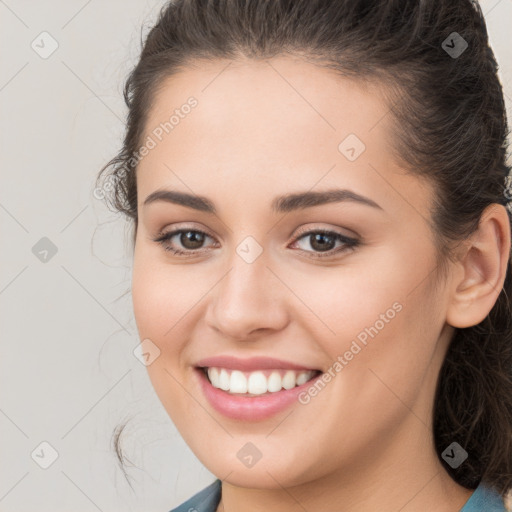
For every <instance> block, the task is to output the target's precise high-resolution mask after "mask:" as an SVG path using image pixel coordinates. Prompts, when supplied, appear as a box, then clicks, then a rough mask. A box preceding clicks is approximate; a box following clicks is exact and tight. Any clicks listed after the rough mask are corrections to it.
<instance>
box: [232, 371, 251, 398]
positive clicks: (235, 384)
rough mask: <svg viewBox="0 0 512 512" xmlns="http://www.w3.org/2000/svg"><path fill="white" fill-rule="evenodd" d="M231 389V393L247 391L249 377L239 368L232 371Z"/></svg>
mask: <svg viewBox="0 0 512 512" xmlns="http://www.w3.org/2000/svg"><path fill="white" fill-rule="evenodd" d="M229 391H230V392H231V393H247V379H246V377H245V375H244V374H243V373H242V372H239V371H238V370H235V371H233V372H231V379H230V380H229Z"/></svg>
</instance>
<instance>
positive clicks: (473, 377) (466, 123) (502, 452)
mask: <svg viewBox="0 0 512 512" xmlns="http://www.w3.org/2000/svg"><path fill="white" fill-rule="evenodd" d="M454 32H456V33H457V35H455V36H454V35H453V33H454ZM450 37H451V38H452V39H450ZM453 37H455V38H457V41H458V42H459V43H460V42H463V41H465V42H466V43H467V48H466V49H465V50H464V51H463V52H462V53H461V54H460V55H457V56H454V55H453V54H450V53H449V51H447V50H448V48H452V47H453V46H454V45H455V43H454V42H453V41H454V39H453ZM458 38H462V39H458ZM445 40H446V41H449V43H448V44H447V43H446V42H445V43H443V41H445ZM285 53H287V54H291V55H296V56H300V57H303V58H304V59H307V60H309V61H310V62H314V63H316V64H318V65H319V66H323V67H325V68H329V69H332V70H335V71H336V72H337V73H339V74H340V75H343V76H350V77H353V78H355V79H360V80H373V81H375V82H378V83H380V84H383V85H385V86H386V87H387V90H388V91H389V92H390V96H389V98H390V112H391V116H392V119H393V121H394V123H395V132H394V136H395V142H396V146H395V149H396V155H397V158H398V159H401V161H402V162H404V163H405V164H406V165H407V168H408V169H410V170H411V172H414V173H417V175H421V176H425V177H427V178H428V179H429V180H431V182H432V183H433V184H434V185H435V188H436V191H437V195H436V202H435V205H434V207H433V211H432V221H433V227H434V232H435V234H436V237H437V240H438V247H439V254H440V255H442V258H441V261H446V259H445V257H450V255H451V253H450V250H449V248H450V247H451V245H452V243H454V242H457V241H461V240H463V239H465V238H467V237H468V236H469V235H470V234H471V233H472V232H473V231H474V230H475V229H476V228H477V227H478V224H479V221H480V218H481V216H482V212H483V211H484V209H485V208H486V207H487V206H489V205H491V204H493V203H499V204H506V200H505V197H504V185H505V176H506V175H507V174H508V172H509V171H510V168H509V167H508V166H507V163H506V153H507V143H506V138H507V136H508V128H507V119H506V113H505V105H504V99H503V91H502V87H501V84H500V81H499V79H498V76H497V63H496V60H495V58H494V54H493V52H492V50H491V48H490V47H489V43H488V35H487V29H486V25H485V21H484V18H483V15H482V12H481V9H480V6H479V5H478V4H477V3H476V2H472V1H470V0H438V1H435V2H434V1H429V0H414V1H413V0H386V1H385V2H383V1H382V0H333V1H330V2H327V1H325V0H323V1H322V0H177V1H173V2H169V3H167V4H166V5H165V6H164V7H163V8H162V10H161V11H160V13H159V16H158V19H157V21H156V24H155V25H154V26H153V28H152V29H151V30H150V32H149V33H148V35H147V37H146V39H145V41H144V43H143V48H142V53H141V56H140V60H139V62H138V63H137V65H136V66H135V68H134V69H133V70H132V72H131V74H130V75H129V77H128V79H127V82H126V84H125V89H124V98H125V102H126V104H127V106H128V109H129V111H128V120H127V127H126V133H125V138H124V143H123V147H122V149H121V150H120V152H119V153H118V154H117V155H116V156H115V157H114V158H113V159H112V160H111V161H110V162H108V164H107V165H106V166H105V167H104V168H103V169H102V170H101V171H100V174H99V176H98V183H99V180H100V178H102V179H104V178H108V179H113V180H114V188H113V191H112V194H111V195H110V196H109V197H108V198H107V199H108V204H109V205H111V206H112V207H113V208H114V209H116V210H117V211H120V212H123V213H124V214H126V215H127V216H128V217H129V218H131V219H133V221H134V222H133V225H134V227H135V231H136V229H137V188H136V181H135V171H136V163H134V159H133V155H134V154H136V152H137V150H138V149H139V148H140V146H141V144H142V136H143V132H144V129H145V124H146V119H147V115H148V112H149V111H150V108H151V103H152V100H153V98H154V95H155V92H156V91H157V88H158V87H159V86H160V85H161V84H162V81H163V79H164V78H166V77H168V76H170V75H172V74H173V73H176V72H177V71H178V70H180V69H183V68H185V67H186V66H187V64H188V63H191V62H192V61H193V60H196V59H212V60H213V59H221V58H222V59H232V60H235V59H237V58H239V57H241V56H243V57H245V58H249V59H262V58H271V57H273V56H276V55H279V54H285ZM107 170H109V172H108V173H107ZM511 274H512V268H511V261H510V259H509V261H508V267H507V275H506V278H505V284H504V287H503V289H502V290H501V292H500V294H499V297H498V299H497V302H496V303H495V305H494V307H493V308H492V310H491V311H490V313H489V315H488V316H487V317H486V318H485V319H484V320H483V321H482V322H480V323H479V324H478V325H475V326H473V327H469V328H465V329H456V332H455V336H454V338H453V339H452V341H451V344H450V346H449V349H448V352H447V354H446V358H445V361H444V364H443V366H442V368H441V371H440V375H439V380H438V386H437V390H436V395H435V400H434V437H435V443H436V447H437V452H438V455H439V458H440V460H441V461H442V463H443V464H444V466H445V467H446V469H447V471H448V472H449V473H450V474H451V475H452V477H453V478H454V480H455V481H457V482H458V483H459V484H461V485H463V486H464V487H466V488H469V489H474V488H476V486H477V485H478V484H479V483H480V482H481V481H483V482H484V483H486V484H487V485H489V486H492V487H494V488H495V489H497V490H498V492H500V493H501V494H503V495H504V494H505V493H506V492H507V491H508V490H510V489H511V487H512V310H511V301H510V296H511V293H512V275H511ZM118 441H119V436H118V435H116V437H115V444H116V449H119V446H118ZM453 441H456V442H458V443H459V444H460V445H461V446H462V447H464V449H465V450H466V451H467V452H468V454H469V457H468V459H467V460H466V461H465V462H464V463H463V464H462V465H461V466H459V468H457V469H452V468H451V467H449V466H448V465H447V464H446V463H445V462H444V461H443V459H442V458H441V453H442V452H443V451H444V449H445V448H446V447H447V446H448V445H450V444H451V443H452V442H453ZM117 453H118V454H119V453H120V452H119V451H118V452H117ZM120 459H121V457H120Z"/></svg>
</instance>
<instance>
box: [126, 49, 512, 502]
mask: <svg viewBox="0 0 512 512" xmlns="http://www.w3.org/2000/svg"><path fill="white" fill-rule="evenodd" d="M226 66H227V67H226ZM190 96H194V97H195V98H196V99H197V100H198V105H197V107H196V108H194V109H193V110H192V111H191V112H190V114H188V115H187V116H184V118H183V119H181V120H180V123H179V124H178V125H177V126H176V127H175V128H174V130H173V131H172V132H170V134H168V135H167V136H164V138H163V139H162V141H161V142H159V143H158V144H157V146H156V147H155V148H154V149H152V150H151V151H150V152H149V154H147V155H146V156H145V157H144V158H143V159H142V160H141V162H140V163H139V166H138V170H137V187H138V200H139V205H138V215H139V223H138V228H137V233H136V242H135V252H134V266H133V282H132V285H133V288H132V292H133V305H134V312H135V318H136V322H137V326H138V330H139V334H140V338H141V340H142V339H150V340H151V341H152V342H153V343H154V344H155V345H157V346H158V348H159V350H160V356H159V357H158V358H156V359H155V360H154V361H153V362H152V363H151V364H150V365H149V366H148V367H147V370H148V372H149V377H150V379H151V382H152V384H153V386H154V388H155V391H156V393H157V395H158V397H159V399H160V400H161V402H162V404H163V406H164V407H165V409H166V410H167V412H168V414H169V415H170V417H171V419H172V420H173V422H174V423H175V425H176V427H177V428H178V430H179V431H180V433H181V434H182V436H183V438H184V440H185V441H186V442H187V444H188V445H189V446H190V448H191V449H192V451H193V452H194V453H195V454H196V456H197V457H198V458H199V460H200V461H201V462H202V463H203V464H204V465H205V466H206V467H207V468H208V469H209V470H210V471H211V472H212V473H213V474H215V475H216V476H218V477H219V478H221V479H222V480H223V483H222V501H221V503H220V504H219V507H218V509H217V510H218V511H223V510H225V511H235V510H242V509H243V510H245V511H248V512H256V511H268V510H280V511H282V512H292V511H293V512H295V511H303V510H336V511H342V510H347V511H348V510H350V511H351V512H359V511H368V510H380V511H384V512H385V511H389V512H391V511H393V512H396V511H397V510H400V511H401V512H412V511H417V510H438V511H446V512H456V511H458V510H460V509H461V508H462V507H463V505H464V503H465V502H466V501H467V500H468V498H469V497H470V495H471V492H472V491H470V490H467V489H465V488H463V487H461V486H459V485H458V484H456V483H455V482H454V481H453V480H452V479H451V477H450V476H449V475H448V473H447V472H446V471H445V470H444V468H443V466H442V465H441V464H440V462H439V460H438V457H437V455H436V450H435V448H434V444H433V438H432V404H433V396H434V391H435V385H436V380H437V376H438V374H439V369H440V366H441V364H442V361H443V359H444V355H445V352H446V349H447V346H448V343H449V340H450V338H451V336H452V335H453V332H454V329H453V328H454V327H465V326H469V325H474V324H476V323H478V322H479V321H480V320H481V319H482V318H484V317H485V316H486V315H487V313H488V312H489V311H490V309H491V308H492V306H493V305H494V303H495V301H496V299H497V296H498V292H499V290H500V289H501V287H502V285H503V281H504V277H505V268H506V260H507V257H508V252H507V248H509V247H510V228H509V224H508V219H507V214H506V211H505V209H504V208H503V207H502V206H499V205H494V206H492V207H491V208H489V209H488V211H486V212H485V215H484V217H483V219H484V221H483V222H482V224H481V227H480V229H479V230H478V232H476V233H475V235H474V237H473V238H472V239H471V240H469V241H466V242H465V243H464V244H461V245H460V247H459V252H458V260H457V261H455V262H451V263H450V266H449V271H448V274H447V276H446V277H445V278H440V277H439V274H438V271H439V269H438V267H437V262H438V260H437V253H436V247H435V245H434V239H433V233H432V228H431V225H430V224H429V220H430V218H431V217H430V210H429V208H430V205H431V204H432V199H433V197H434V190H433V188H432V186H431V185H430V184H429V183H427V182H425V181H423V180H420V178H418V177H417V176H414V175H412V174H410V173H408V172H407V169H404V168H403V167H401V166H400V165H399V164H398V163H397V162H396V161H395V160H394V159H393V157H392V153H391V143H392V135H393V133H394V132H393V126H392V120H391V118H390V117H391V116H390V115H387V114H388V111H389V107H388V105H387V103H386V101H385V99H384V94H383V91H381V90H380V89H379V88H378V86H370V85H369V84H366V85H364V84H363V83H362V82H357V81H352V80H348V79H346V78H341V77H339V76H336V75H334V74H333V73H332V72H331V71H329V70H325V69H322V68H319V67H316V66H314V65H313V64H311V63H308V62H305V61H303V60H299V59H294V58H291V57H285V56H280V57H276V58H273V59H271V60H269V61H250V60H237V61H220V60H219V61H214V62H206V63H205V62H201V63H198V62H195V63H193V64H190V65H189V66H188V67H187V68H186V69H184V70H183V71H181V72H180V73H179V74H177V75H174V76H172V77H169V78H168V79H166V81H165V83H164V84H163V87H162V88H161V89H160V90H159V92H158V94H157V95H156V97H155V101H154V103H153V106H152V108H151V110H150V112H149V117H148V120H147V123H146V132H145V136H147V135H149V134H151V131H152V130H153V129H154V128H155V127H156V126H158V125H159V124H160V123H161V122H163V121H165V120H167V119H168V118H169V116H170V115H171V113H172V112H173V111H174V109H176V108H179V106H180V105H183V104H184V103H186V101H187V98H189V97H190ZM350 133H354V134H356V135H357V136H358V137H359V139H360V140H362V141H363V142H364V144H365V146H366V149H365V151H364V152H363V153H362V154H361V155H360V156H359V157H358V158H357V159H356V160H355V161H353V162H351V161H349V160H347V158H345V156H344V155H343V154H341V153H340V151H339V150H338V145H339V144H340V142H341V141H342V140H344V139H345V137H346V136H347V135H348V134H350ZM331 188H346V189H350V190H352V191H354V192H356V193H358V194H361V195H363V196H366V197H368V198H370V199H372V200H373V201H375V202H376V203H378V204H379V205H380V207H381V208H380V209H379V208H372V207H370V206H366V205H363V204H359V203H356V202H350V201H344V202H339V203H329V204H324V205H319V206H315V207H311V208H306V209H303V210H298V211H292V212H289V213H287V214H282V213H280V214H276V213H274V212H273V211H272V210H271V207H270V203H271V200H272V199H273V198H274V197H275V196H277V195H281V194H286V193H291V192H301V191H307V190H314V191H323V190H328V189H331ZM161 189H172V190H177V191H182V192H188V193H193V194H197V195H201V196H206V197H207V198H209V199H210V200H211V201H212V202H213V203H214V204H215V206H216V209H217V214H216V215H213V214H210V213H206V212H200V211H196V210H194V209H191V208H188V207H185V206H181V205H176V204H172V203H169V202H164V201H159V202H154V203H151V204H150V205H147V206H143V202H144V200H145V198H146V197H147V196H148V195H149V194H151V193H152V192H154V191H156V190H161ZM178 227H179V228H183V227H185V228H187V229H195V230H200V231H204V232H206V233H207V234H208V235H209V236H211V237H212V238H209V237H206V238H205V241H204V243H203V245H202V246H200V248H199V249H198V250H197V251H196V255H194V256H193V257H190V258H186V257H183V256H176V255H173V254H171V253H170V252H169V251H166V250H165V249H164V248H163V247H162V245H161V244H159V243H158V242H155V241H154V238H156V237H157V236H158V234H159V233H160V232H161V231H171V230H172V229H177V228H178ZM299 228H301V229H303V231H306V230H310V229H311V230H313V229H319V228H324V229H328V230H332V231H336V232H338V233H341V234H343V235H345V236H349V237H350V236H352V237H355V238H357V239H358V240H360V242H361V244H360V245H359V246H357V247H355V248H353V249H350V248H349V249H346V250H344V251H341V252H338V253H337V254H332V256H330V257H326V258H317V259H315V255H316V254H319V253H321V251H320V250H318V248H316V249H315V246H312V245H311V243H310V242H311V238H310V237H308V236H304V237H302V238H300V239H299V240H300V241H297V242H295V239H296V237H297V234H298V230H299ZM299 235H300V233H299ZM247 236H252V237H254V239H256V240H257V242H258V243H259V245H260V246H261V248H262V249H263V252H262V254H261V255H260V256H259V257H258V258H257V259H256V260H255V261H254V262H253V263H247V262H246V261H245V260H244V259H242V258H241V257H240V256H239V255H238V254H237V252H236V248H237V246H238V245H239V244H240V243H241V242H242V241H243V240H244V239H245V238H246V237H247ZM169 243H170V242H168V244H169ZM185 243H186V240H185ZM172 244H173V247H175V248H179V249H182V250H187V249H188V250H189V251H191V252H193V246H191V245H190V244H189V245H188V246H184V245H183V244H182V243H180V237H179V235H178V236H175V237H174V238H173V242H172ZM340 246H342V244H341V243H340V242H336V244H335V245H334V244H332V245H330V246H329V248H334V249H333V250H332V251H331V253H333V251H334V250H335V249H336V248H337V247H340ZM191 247H192V249H191ZM301 249H302V251H301ZM201 251H202V252H201ZM397 302H398V303H399V304H400V305H401V306H402V309H401V311H400V312H399V313H397V314H396V315H395V316H394V318H393V319H392V320H390V321H389V322H388V323H386V325H385V327H384V328H382V329H381V330H380V331H379V332H378V334H377V335H376V336H375V337H374V338H373V339H370V340H369V341H368V344H367V346H365V347H364V348H363V349H362V350H361V351H360V352H359V353H358V354H357V355H355V356H354V357H353V359H352V360H351V361H349V363H348V364H347V365H346V366H345V367H344V368H343V369H342V370H341V372H339V373H338V374H337V375H336V377H335V378H333V379H332V380H331V382H329V383H328V384H327V385H326V387H325V388H324V389H323V390H322V391H321V392H320V393H318V394H317V396H315V397H313V398H312V399H311V401H310V402H309V403H308V404H306V405H303V404H299V403H296V404H293V405H292V407H290V408H288V409H287V410H285V411H283V412H282V413H279V414H276V415H275V416H273V417H271V418H269V419H266V420H262V421H256V422H248V421H236V420H232V419H228V418H226V417H224V416H222V415H221V414H219V413H218V412H216V411H215V410H214V409H213V408H212V407H211V406H210V404H209V403H208V402H207V400H206V398H205V397H204V395H203V393H202V390H201V388H200V387H199V385H198V380H197V378H196V375H195V374H194V372H193V366H194V363H195V362H197V361H198V360H199V359H201V358H204V357H209V356H214V355H220V354H222V355H224V354H229V355H235V356H238V357H240V358H248V357H252V356H260V355H262V356H269V357H277V358H281V359H284V360H288V361H292V362H294V363H298V364H304V365H306V366H308V367H313V368H319V369H322V370H323V371H327V370H328V369H329V368H330V367H332V365H333V363H334V361H336V358H337V357H338V355H343V354H344V353H345V352H346V351H347V350H349V348H350V346H351V343H352V341H353V340H354V339H355V338H356V336H357V335H358V334H359V333H360V332H361V331H363V330H364V328H365V327H369V326H372V325H374V324H375V322H376V321H377V320H378V319H379V318H380V315H381V314H384V313H385V312H386V311H387V310H388V309H389V308H391V307H392V305H393V304H394V303H397ZM291 411H292V412H291ZM247 442H251V443H253V444H254V445H255V446H256V447H257V448H258V450H259V451H260V452H261V454H262V457H261V459H260V460H259V461H258V462H257V463H256V464H255V465H254V466H252V467H251V468H247V467H245V466H244V464H242V463H241V462H240V460H239V459H238V458H237V452H238V451H239V450H240V448H241V447H242V446H243V445H245V443H247Z"/></svg>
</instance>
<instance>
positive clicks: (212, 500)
mask: <svg viewBox="0 0 512 512" xmlns="http://www.w3.org/2000/svg"><path fill="white" fill-rule="evenodd" d="M220 496H221V481H220V480H219V479H217V480H215V481H214V482H213V483H211V484H210V485H209V486H208V487H205V488H204V489H203V490H201V491H199V492H198V493H197V494H194V496H192V497H191V498H190V499H188V500H187V501H185V502H184V503H182V504H181V505H180V506H179V507H177V508H173V509H172V510H171V511H170V512H215V511H216V509H217V505H218V504H219V502H220Z"/></svg>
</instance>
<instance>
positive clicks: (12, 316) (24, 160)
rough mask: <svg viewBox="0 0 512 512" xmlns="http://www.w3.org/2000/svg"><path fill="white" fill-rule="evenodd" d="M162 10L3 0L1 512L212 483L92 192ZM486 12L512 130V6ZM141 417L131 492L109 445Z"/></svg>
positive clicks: (72, 506)
mask: <svg viewBox="0 0 512 512" xmlns="http://www.w3.org/2000/svg"><path fill="white" fill-rule="evenodd" d="M163 3H164V2H163V1H162V0H158V1H157V0H146V1H141V0H139V1H135V0H130V1H127V0H108V1H105V0H104V1H100V0H89V1H85V0H79V1H78V0H73V1H67V2H64V1H53V2H52V1H41V2H29V1H26V0H24V1H23V0H16V1H15V0H6V1H3V0H0V48H1V49H2V50H1V51H2V54H1V55H2V60H1V63H0V65H1V75H0V108H1V115H0V123H1V134H2V136H1V147H0V154H1V169H2V172H1V179H2V183H1V187H0V222H1V233H2V251H1V262H0V308H1V310H0V314H1V319H0V321H1V324H0V325H1V342H2V346H1V357H0V364H1V370H0V379H1V381H0V390H1V394H0V429H1V432H2V436H1V438H0V446H1V454H0V461H1V462H0V512H29V511H30V512H31V511H34V510H38V512H50V511H51V512H61V511H68V510H74V511H76V512H82V511H83V512H86V511H87V512H88V511H98V510H100V511H104V512H106V511H109V512H114V511H118V510H119V511H121V510H123V511H130V510H134V511H135V510H137V511H141V510H144V511H145V512H150V511H159V512H166V511H168V510H170V509H171V508H172V507H173V506H176V505H177V504H179V503H181V502H182V501H184V500H185V499H186V498H188V497H189V496H191V495H192V494H193V493H195V492H196V491H198V490H199V489H201V488H203V487H204V486H206V485H207V484H208V483H209V482H211V481H212V480H213V478H214V476H213V475H212V474H211V473H209V471H207V470H206V469H205V468H204V467H203V466H202V465H201V464H200V462H199V461H198V460H197V459H196V458H195V456H194V455H193V454H192V452H191V451H190V450H189V448H188V447H187V446H186V444H185V443H184V442H183V440H182V439H181V437H180V435H179V434H178V432H177V431H176V429H175V427H174V426H173V424H172V423H171V421H170V419H169V418H168V416H167V413H166V412H165V411H164V409H163V407H162V406H161V404H160V402H159V400H158V398H157V396H156V394H155V393H154V391H153V388H152V386H151V383H150V381H149V378H148V376H147V371H146V368H145V367H144V366H143V365H142V364H141V363H140V362H139V360H138V359H136V358H135V356H134V355H133V350H134V348H135V347H136V346H137V344H138V343H139V340H138V337H137V331H136V327H135V322H134V320H133V316H132V310H131V307H132V305H131V296H130V294H129V288H130V279H131V271H130V265H131V256H130V251H129V236H128V235H129V230H128V225H127V224H126V223H125V221H124V220H123V219H122V218H120V217H117V216H115V215H114V214H113V213H111V212H109V211H108V210H107V209H106V208H105V205H104V204H103V203H102V201H100V200H97V199H95V198H94V196H93V193H92V192H93V188H94V179H95V177H96V174H97V172H98V170H99V169H100V168H101V167H102V166H103V165H104V164H105V163H106V162H107V161H108V160H109V159H110V158H111V157H112V156H114V154H115V153H116V152H117V150H118V149H119V148H120V144H121V136H122V133H123V128H124V127H123V119H124V117H125V114H126V112H125V106H124V103H123V99H122V87H123V84H124V79H125V78H126V76H127V73H128V72H129V70H130V68H131V66H132V65H133V64H134V63H135V62H136V59H137V57H138V53H139V50H140V36H141V30H142V34H143V35H145V34H146V33H147V30H148V28H149V27H150V26H151V23H152V21H153V20H154V19H155V16H156V15H157V13H158V11H159V9H160V7H161V6H162V5H163ZM481 5H482V9H483V11H484V13H485V15H486V20H487V24H488V29H489V33H490V38H491V44H492V46H493V49H494V51H495V54H496V56H497V58H498V62H499V64H500V68H501V69H500V76H501V80H502V83H503V85H504V88H505V94H506V102H507V111H508V116H509V119H510V122H511V124H512V111H511V110H512V108H511V107H512V40H511V35H510V26H511V22H512V0H483V1H482V2H481ZM43 31H47V32H48V33H49V34H51V36H52V38H54V39H55V40H56V41H57V43H58V45H59V46H58V48H57V50H56V51H55V52H54V53H53V54H52V55H50V56H49V57H48V58H46V59H43V58H41V56H40V55H39V54H38V53H36V51H34V50H33V49H32V47H31V44H32V41H34V40H36V43H37V42H38V41H40V39H41V37H39V35H40V34H41V32H43ZM46 37H47V36H46ZM49 44H50V41H49V39H46V40H45V48H46V49H48V48H49V47H50V46H49ZM39 45H40V46H42V43H39ZM40 51H43V48H41V50H40ZM43 237H47V238H49V239H50V240H51V241H52V242H53V244H55V246H56V247H57V250H58V252H57V253H56V254H55V255H54V256H53V257H52V258H51V259H49V260H48V261H47V262H42V261H40V260H39V259H38V258H37V257H36V256H35V255H34V254H33V252H32V247H33V246H34V245H35V244H36V243H37V242H38V241H39V240H40V239H41V238H43ZM126 292H128V293H126ZM129 418H133V419H132V420H131V421H130V422H129V423H128V427H127V429H126V430H125V435H124V436H123V444H124V448H125V453H126V455H127V456H128V458H129V459H130V461H131V462H133V463H134V464H135V466H138V468H140V469H138V468H137V467H133V468H128V474H129V476H130V482H131V485H132V486H133V490H132V489H131V488H130V486H129V485H128V483H127V482H126V480H125V479H124V476H123V474H122V472H121V470H120V469H119V467H118V466H117V463H116V459H115V456H114V454H113V452H112V450H111V448H110V441H111V435H112V432H113V430H114V428H115V426H116V425H117V424H119V423H120V422H122V421H124V420H126V419H129ZM44 441H46V442H48V443H50V445H52V446H53V448H54V449H55V450H56V451H57V452H58V458H57V459H56V460H55V462H54V463H53V464H52V465H51V466H50V467H48V468H47V469H42V468H41V467H40V465H39V464H38V463H36V462H35V460H38V461H39V462H44V460H49V459H48V457H50V451H49V450H48V448H46V447H45V446H44V445H43V446H42V447H41V446H40V443H42V442H44ZM34 450H36V451H35V454H34V458H32V455H31V454H32V453H33V452H34ZM34 459H35V460H34Z"/></svg>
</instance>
